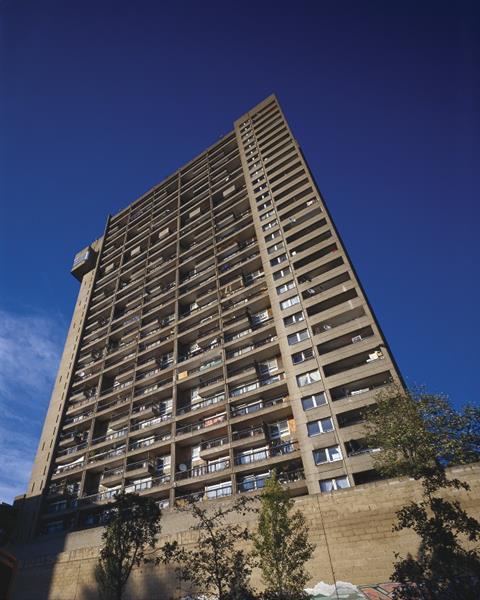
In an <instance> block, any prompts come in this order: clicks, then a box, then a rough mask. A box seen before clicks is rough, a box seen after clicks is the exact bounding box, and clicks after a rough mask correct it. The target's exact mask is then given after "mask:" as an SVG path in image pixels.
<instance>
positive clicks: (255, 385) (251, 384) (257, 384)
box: [230, 373, 284, 398]
mask: <svg viewBox="0 0 480 600" xmlns="http://www.w3.org/2000/svg"><path fill="white" fill-rule="evenodd" d="M282 379H284V374H283V373H279V374H278V375H272V376H271V377H266V378H264V379H255V380H254V381H248V382H246V383H244V384H242V385H241V386H238V387H236V388H233V389H232V390H230V398H235V397H237V396H240V395H242V394H248V392H253V391H254V390H257V389H259V388H261V387H265V386H266V385H271V384H272V383H278V382H279V381H282Z"/></svg>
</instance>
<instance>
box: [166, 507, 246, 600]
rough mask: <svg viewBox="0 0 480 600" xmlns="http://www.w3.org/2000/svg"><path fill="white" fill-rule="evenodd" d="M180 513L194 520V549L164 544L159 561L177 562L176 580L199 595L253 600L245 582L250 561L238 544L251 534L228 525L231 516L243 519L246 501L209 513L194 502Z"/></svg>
mask: <svg viewBox="0 0 480 600" xmlns="http://www.w3.org/2000/svg"><path fill="white" fill-rule="evenodd" d="M180 510H185V511H187V512H190V513H191V515H192V516H193V518H194V521H195V523H194V525H193V526H192V528H191V529H192V531H195V532H196V533H197V535H198V539H197V541H196V544H195V548H194V549H192V550H187V549H186V548H184V547H181V546H179V545H178V543H177V542H167V543H166V544H165V545H164V546H163V557H162V560H163V561H164V562H167V563H169V562H175V563H177V567H176V571H177V574H178V575H179V577H180V578H181V579H183V580H185V581H189V582H190V583H191V584H192V586H193V587H194V588H195V590H196V592H197V593H198V594H205V595H208V594H213V595H214V596H215V597H216V598H218V600H250V599H252V600H253V598H254V594H253V592H252V590H251V589H250V587H249V583H248V580H249V577H250V574H251V570H252V564H251V558H250V556H249V555H248V554H247V553H246V552H245V551H244V550H242V549H241V548H239V545H240V543H241V542H245V541H247V540H249V539H250V533H249V531H248V528H247V527H241V526H240V525H234V524H232V523H229V522H228V520H229V516H230V515H236V516H237V517H238V516H239V515H242V516H245V515H246V514H247V512H248V511H250V510H252V509H251V508H250V507H249V506H248V499H247V498H240V499H238V500H236V501H235V502H234V503H233V504H231V505H230V506H227V507H221V506H220V507H217V508H215V509H214V510H212V511H209V510H207V509H205V508H201V507H200V506H199V505H198V504H197V503H192V504H187V505H186V506H184V507H181V508H180ZM157 562H159V561H157Z"/></svg>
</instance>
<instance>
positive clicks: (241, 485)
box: [238, 471, 270, 492]
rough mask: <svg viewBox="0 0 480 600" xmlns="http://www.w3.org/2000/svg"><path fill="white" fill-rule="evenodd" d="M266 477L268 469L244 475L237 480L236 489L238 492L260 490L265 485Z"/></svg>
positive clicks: (268, 475)
mask: <svg viewBox="0 0 480 600" xmlns="http://www.w3.org/2000/svg"><path fill="white" fill-rule="evenodd" d="M268 477H270V472H269V471H267V472H266V473H259V474H255V475H246V476H245V477H243V478H242V479H241V480H240V481H239V482H238V490H239V491H240V492H250V491H252V490H260V489H262V488H263V487H264V486H265V481H266V480H267V478H268Z"/></svg>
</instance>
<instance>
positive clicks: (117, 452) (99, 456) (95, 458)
mask: <svg viewBox="0 0 480 600" xmlns="http://www.w3.org/2000/svg"><path fill="white" fill-rule="evenodd" d="M125 451H126V446H125V444H122V445H121V446H118V447H117V448H112V449H110V450H106V451H103V452H95V453H93V454H91V455H90V456H89V457H88V463H89V464H91V463H95V462H100V461H104V460H111V459H119V458H121V457H123V456H124V455H125Z"/></svg>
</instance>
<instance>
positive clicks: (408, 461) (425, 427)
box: [365, 385, 480, 600]
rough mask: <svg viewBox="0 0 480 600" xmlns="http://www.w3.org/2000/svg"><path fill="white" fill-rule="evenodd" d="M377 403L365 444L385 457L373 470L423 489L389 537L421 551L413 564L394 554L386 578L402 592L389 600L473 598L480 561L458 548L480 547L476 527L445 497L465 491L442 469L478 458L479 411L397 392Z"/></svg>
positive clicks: (394, 387) (478, 583)
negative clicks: (404, 534)
mask: <svg viewBox="0 0 480 600" xmlns="http://www.w3.org/2000/svg"><path fill="white" fill-rule="evenodd" d="M376 402H377V403H376V405H375V406H373V407H371V408H370V409H369V410H368V411H367V412H366V415H365V416H366V428H367V444H368V446H369V447H379V448H381V450H382V451H381V452H379V453H378V454H376V455H375V458H374V466H375V468H376V469H377V470H378V471H379V472H380V473H382V474H383V475H386V476H397V475H408V476H410V477H413V478H414V479H417V480H420V481H421V482H422V488H423V494H422V499H421V501H420V502H411V503H410V504H408V505H406V506H404V507H403V508H401V509H400V510H399V511H398V512H397V518H398V522H397V524H396V525H395V527H394V530H395V531H401V530H404V529H411V530H413V531H414V532H415V533H416V534H417V535H418V536H419V537H420V546H419V551H418V553H417V555H416V556H415V557H414V556H412V555H411V554H409V555H408V556H407V557H406V558H401V557H400V556H399V555H398V554H396V558H397V561H396V563H395V564H394V572H393V573H392V576H391V579H392V581H395V582H398V583H399V584H400V585H399V587H398V588H396V590H395V591H394V598H395V599H396V600H434V599H440V600H442V599H445V600H447V599H448V600H474V599H476V598H478V588H479V586H480V554H479V552H478V549H469V550H467V549H465V548H464V547H463V543H464V542H465V541H469V542H470V543H472V542H477V541H479V540H480V523H479V522H478V521H476V520H475V519H473V518H472V517H470V516H469V515H468V514H467V513H466V512H465V511H464V510H463V509H462V507H461V506H460V504H459V502H457V501H449V500H447V499H445V498H444V497H442V492H444V491H445V490H447V489H453V490H459V489H465V490H468V489H469V486H468V485H467V484H466V483H464V482H462V481H459V480H458V479H448V478H447V474H446V468H447V467H448V466H450V465H455V464H466V463H469V462H472V461H474V460H478V459H479V458H480V409H479V408H478V407H474V406H466V407H465V408H464V409H463V411H461V412H459V411H456V410H455V409H454V408H453V407H452V405H451V404H450V402H449V400H448V398H446V397H445V396H439V395H432V394H427V393H425V392H424V391H423V390H414V391H409V390H405V389H404V388H402V387H401V386H398V385H392V386H390V387H389V388H387V389H386V390H385V391H383V392H382V393H380V394H378V395H377V397H376Z"/></svg>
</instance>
